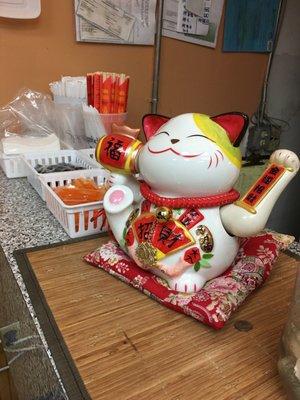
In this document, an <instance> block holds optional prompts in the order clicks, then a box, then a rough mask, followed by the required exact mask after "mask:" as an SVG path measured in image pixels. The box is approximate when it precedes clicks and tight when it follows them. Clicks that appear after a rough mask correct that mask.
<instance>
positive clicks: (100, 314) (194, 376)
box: [27, 238, 298, 400]
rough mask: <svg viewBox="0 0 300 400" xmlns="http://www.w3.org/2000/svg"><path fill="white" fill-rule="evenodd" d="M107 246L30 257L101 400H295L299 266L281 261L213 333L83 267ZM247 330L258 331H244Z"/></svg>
mask: <svg viewBox="0 0 300 400" xmlns="http://www.w3.org/2000/svg"><path fill="white" fill-rule="evenodd" d="M101 240H102V241H103V240H107V239H105V238H104V239H92V240H87V241H85V242H80V243H74V244H68V245H63V246H59V247H54V248H50V249H46V250H40V251H34V252H31V253H28V254H27V256H28V259H29V261H30V263H31V265H32V269H33V271H34V273H35V275H36V277H37V279H38V282H39V284H40V287H41V289H42V291H43V293H44V296H45V298H46V300H47V303H48V305H49V308H50V310H51V312H52V314H53V316H54V318H55V321H56V323H57V325H58V327H59V330H60V332H61V334H62V336H63V339H64V341H65V343H66V345H67V347H68V350H69V352H70V354H71V356H72V359H73V361H74V363H75V365H76V367H77V369H78V371H79V374H80V376H81V378H82V380H83V382H84V385H85V387H86V389H87V391H88V393H89V394H90V397H91V398H92V399H93V400H94V399H95V400H96V399H97V400H98V399H99V400H100V399H101V400H106V399H107V400H108V399H109V400H115V399H116V400H125V399H126V400H129V399H130V400H148V399H149V400H150V399H151V400H199V399H205V400H206V399H208V400H211V399H224V400H225V399H230V400H231V399H232V400H234V399H244V400H250V399H257V400H261V399H268V400H275V399H285V398H286V397H285V393H284V390H283V388H282V385H281V381H280V378H279V376H278V372H277V359H278V347H279V342H280V335H281V331H282V329H283V326H284V324H285V321H286V318H287V312H288V304H289V301H290V298H291V295H292V290H293V285H294V278H295V271H296V267H297V264H298V261H297V260H295V259H294V258H292V257H290V256H288V255H286V254H281V255H280V257H279V260H278V261H277V262H276V266H275V268H274V270H273V272H272V274H271V277H270V279H269V281H268V282H267V283H266V284H265V285H264V286H263V287H262V288H261V289H259V290H258V291H256V292H255V294H253V295H251V296H250V297H249V298H248V299H247V300H246V302H245V303H244V304H243V305H242V306H241V308H240V309H239V310H238V311H237V312H236V313H235V314H234V316H233V318H232V319H231V320H230V321H229V322H228V323H227V325H226V326H225V327H224V328H223V329H222V330H221V331H213V330H212V329H211V328H208V327H206V326H204V325H202V324H201V323H199V322H197V321H195V320H193V319H192V318H189V317H187V316H184V315H181V314H178V313H176V312H174V311H171V310H168V309H167V308H165V307H163V306H162V305H160V304H158V303H157V302H155V301H154V300H152V299H150V298H148V297H146V296H145V295H144V294H142V293H140V292H139V291H137V290H135V289H134V288H131V287H129V286H127V285H126V284H125V283H123V282H121V281H119V280H117V279H115V278H114V277H112V276H110V275H109V274H107V273H106V272H104V271H102V270H99V269H97V268H93V267H91V266H89V265H87V264H86V263H85V262H84V261H82V257H83V255H85V254H87V253H88V252H89V251H91V250H94V249H95V248H96V247H97V246H98V245H99V244H100V241H101ZM238 320H247V321H249V322H250V323H251V324H252V325H253V329H252V330H250V331H248V332H241V331H238V330H237V329H236V328H235V327H234V323H235V322H236V321H238Z"/></svg>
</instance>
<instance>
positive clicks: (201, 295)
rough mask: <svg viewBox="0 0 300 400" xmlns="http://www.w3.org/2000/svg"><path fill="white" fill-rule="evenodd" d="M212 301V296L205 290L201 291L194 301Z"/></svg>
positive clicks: (195, 295) (196, 294)
mask: <svg viewBox="0 0 300 400" xmlns="http://www.w3.org/2000/svg"><path fill="white" fill-rule="evenodd" d="M210 299H211V296H210V295H209V294H208V293H207V292H206V291H205V290H200V291H199V292H197V293H195V294H194V297H193V301H201V302H205V301H209V300H210Z"/></svg>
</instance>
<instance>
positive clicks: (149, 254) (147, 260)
mask: <svg viewBox="0 0 300 400" xmlns="http://www.w3.org/2000/svg"><path fill="white" fill-rule="evenodd" d="M135 254H136V256H137V258H138V259H139V261H140V262H141V264H142V266H143V267H145V268H147V267H148V268H157V256H156V249H155V247H153V246H152V244H150V243H148V242H142V243H140V244H139V245H138V247H137V249H136V252H135Z"/></svg>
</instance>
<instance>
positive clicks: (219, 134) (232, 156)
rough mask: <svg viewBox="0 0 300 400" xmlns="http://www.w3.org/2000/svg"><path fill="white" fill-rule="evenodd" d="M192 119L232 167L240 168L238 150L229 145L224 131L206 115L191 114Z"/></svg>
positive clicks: (240, 158)
mask: <svg viewBox="0 0 300 400" xmlns="http://www.w3.org/2000/svg"><path fill="white" fill-rule="evenodd" d="M193 118H194V121H195V124H196V125H197V128H198V129H200V130H201V133H204V135H205V136H206V137H207V138H208V139H211V140H213V141H214V142H215V143H216V145H217V146H219V147H220V149H221V150H222V151H223V152H224V154H225V155H226V157H227V158H229V160H230V162H231V163H232V164H233V165H234V166H236V167H237V168H241V165H242V161H241V160H242V156H241V152H240V149H239V148H238V147H234V146H233V145H232V144H231V142H230V140H229V137H228V135H227V133H226V131H225V129H223V128H222V127H221V126H220V125H218V124H217V123H216V122H214V121H212V120H211V119H210V118H209V116H208V115H204V114H193Z"/></svg>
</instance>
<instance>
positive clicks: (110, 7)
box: [75, 0, 156, 45]
mask: <svg viewBox="0 0 300 400" xmlns="http://www.w3.org/2000/svg"><path fill="white" fill-rule="evenodd" d="M155 7H156V0H135V1H132V0H105V1H104V0H75V13H76V17H75V18H76V40H77V41H81V42H99V43H114V44H143V45H153V43H154V35H155Z"/></svg>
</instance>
